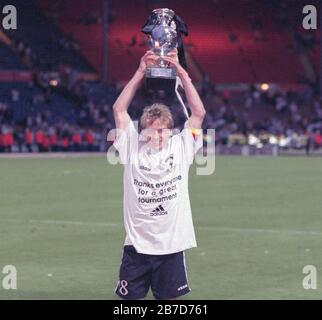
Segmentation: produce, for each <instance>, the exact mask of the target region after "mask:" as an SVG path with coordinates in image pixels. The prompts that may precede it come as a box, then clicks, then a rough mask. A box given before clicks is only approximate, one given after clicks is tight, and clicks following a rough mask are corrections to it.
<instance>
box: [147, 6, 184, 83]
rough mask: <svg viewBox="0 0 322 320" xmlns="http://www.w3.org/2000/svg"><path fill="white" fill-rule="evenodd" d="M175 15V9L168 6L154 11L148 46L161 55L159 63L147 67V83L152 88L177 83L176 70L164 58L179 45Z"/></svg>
mask: <svg viewBox="0 0 322 320" xmlns="http://www.w3.org/2000/svg"><path fill="white" fill-rule="evenodd" d="M174 15H175V13H174V11H173V10H171V9H167V8H160V9H155V10H153V11H152V16H153V17H154V18H153V19H154V27H153V29H152V30H151V32H150V33H149V39H148V47H149V49H150V50H151V51H153V52H154V53H155V54H156V55H158V56H159V59H158V60H157V64H156V65H154V66H148V67H147V69H146V80H147V85H148V87H150V88H152V89H164V88H165V87H169V85H170V86H171V87H174V85H175V80H176V70H175V68H173V67H170V66H168V63H167V62H165V61H164V60H163V59H162V57H164V56H166V55H167V53H169V52H170V51H172V50H174V49H175V48H176V47H177V36H178V35H177V31H176V23H175V22H174V21H173V17H174Z"/></svg>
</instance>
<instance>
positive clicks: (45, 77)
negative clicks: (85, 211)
mask: <svg viewBox="0 0 322 320" xmlns="http://www.w3.org/2000/svg"><path fill="white" fill-rule="evenodd" d="M110 3H111V6H110V21H109V31H110V38H109V45H110V52H109V61H110V65H109V68H110V70H109V71H110V83H109V85H106V84H103V83H102V82H100V81H87V80H84V78H83V77H82V74H83V73H84V72H85V73H86V72H93V71H94V69H93V68H92V67H91V65H93V66H94V67H95V69H96V71H97V72H98V71H99V70H100V65H101V52H102V50H101V49H102V48H101V44H102V32H101V28H102V21H101V20H102V19H101V10H100V5H101V2H100V1H99V0H94V1H90V2H89V1H83V2H80V3H79V5H78V6H77V7H74V5H73V4H74V2H73V1H71V0H65V1H61V0H58V1H55V2H54V3H53V2H51V1H48V0H38V1H34V0H32V1H30V2H28V5H27V2H25V1H18V0H15V1H13V4H15V5H17V7H18V10H19V12H21V20H20V23H21V25H22V26H23V27H21V28H18V30H16V31H15V30H14V31H6V32H5V33H6V36H7V37H8V39H9V40H10V41H11V45H10V46H9V45H8V44H4V43H2V42H0V54H1V55H0V57H1V58H0V73H1V71H6V70H11V71H13V70H18V71H19V70H24V71H28V72H29V73H30V77H29V79H28V81H27V82H26V81H25V82H17V80H14V81H11V82H8V80H5V81H4V80H1V79H0V80H1V81H2V82H0V152H4V151H5V152H10V151H11V152H18V151H29V152H37V151H43V152H47V151H104V150H106V147H107V145H106V142H105V135H106V133H107V131H108V130H109V129H111V128H113V127H114V122H113V121H114V120H113V117H112V110H111V106H112V104H113V102H114V101H115V98H116V96H117V94H118V93H119V92H120V90H121V88H122V86H123V85H124V81H125V80H128V78H129V76H130V75H131V73H132V72H134V70H135V68H136V67H137V63H138V60H139V58H140V56H141V55H142V53H143V52H144V51H145V48H146V43H145V38H144V36H143V35H142V34H141V33H140V27H141V25H142V23H143V22H144V21H145V19H146V17H147V16H148V14H149V13H150V12H151V9H152V8H151V6H149V5H147V3H146V2H145V1H143V0H138V1H136V2H135V4H134V2H127V1H114V0H112V1H111V2H110ZM163 3H164V5H165V6H167V5H169V6H171V7H172V8H173V9H174V10H176V11H177V12H178V13H179V14H180V12H185V14H184V20H185V21H186V22H187V24H188V25H189V27H190V31H191V32H190V35H189V38H188V39H187V41H186V48H187V51H188V52H189V54H191V55H192V57H193V59H194V60H195V61H196V62H197V64H198V66H200V69H201V71H202V74H203V79H202V81H200V82H199V83H198V85H197V86H198V90H199V92H200V94H201V97H202V99H203V101H204V103H205V106H206V108H207V116H206V119H205V122H204V129H207V128H215V129H216V135H215V137H212V136H207V137H206V138H207V139H210V140H212V141H216V143H217V145H222V146H227V147H233V146H239V147H240V146H245V145H246V146H254V147H255V148H263V147H265V146H267V145H270V146H278V147H279V148H282V149H283V148H294V149H305V148H306V149H307V150H309V149H310V148H320V147H322V141H321V140H322V139H321V130H322V101H321V99H320V97H319V95H318V93H317V88H316V86H315V84H316V80H317V79H315V78H314V77H313V78H312V79H310V78H309V76H308V74H307V72H306V70H305V69H304V68H303V65H301V59H299V57H300V56H302V57H304V58H307V59H308V62H309V63H311V66H313V69H314V70H318V67H319V65H318V58H319V53H320V47H319V45H318V41H317V33H316V32H312V33H311V34H310V36H308V34H307V33H306V32H303V31H301V30H296V28H291V27H289V25H290V23H289V22H290V21H295V20H296V19H298V17H297V16H296V12H297V10H296V8H298V7H299V6H300V4H299V3H298V2H296V3H297V4H294V2H290V1H282V2H278V1H263V2H261V3H258V2H256V3H255V2H254V1H250V0H249V1H248V0H247V1H244V2H243V3H242V5H240V6H239V7H238V10H236V11H234V12H230V14H227V10H228V8H230V7H231V4H232V2H231V0H227V1H219V0H218V1H210V0H206V1H204V5H203V6H199V5H198V3H196V2H189V10H186V8H185V5H184V4H183V3H182V2H176V3H172V2H171V3H170V2H169V1H164V2H163ZM170 4H171V5H170ZM281 6H282V7H281ZM283 6H286V8H287V10H284V11H283V10H282V9H283ZM136 8H139V9H140V10H138V11H139V12H140V13H139V14H138V15H133V14H131V12H135V9H136ZM35 12H36V13H37V18H36V19H34V16H35ZM43 12H44V13H45V14H44V13H43ZM254 12H257V13H258V14H256V15H254ZM283 12H284V13H285V14H283ZM291 25H292V24H291ZM286 26H287V27H286ZM128 30H131V32H128ZM85 57H86V58H87V59H88V61H89V62H88V61H87V59H86V58H85ZM204 70H207V73H205V72H204ZM314 76H315V77H316V75H314ZM0 78H1V77H0ZM13 78H14V77H13ZM314 81H315V82H314ZM224 82H239V83H245V84H246V85H244V86H242V88H243V89H238V90H235V89H234V90H233V89H229V88H228V89H227V88H226V89H221V88H220V84H221V83H224ZM261 82H275V83H276V85H275V84H269V85H268V84H266V87H263V86H261V85H260V84H253V83H261ZM299 82H302V83H304V84H303V85H294V84H296V83H299ZM290 84H291V85H290ZM158 99H162V97H161V96H159V97H158ZM149 101H151V97H150V96H146V95H145V94H144V92H143V91H141V92H139V93H138V95H137V96H136V98H135V99H134V101H133V103H132V106H131V108H130V113H131V116H132V117H133V118H135V119H137V118H138V117H139V116H140V113H141V111H142V108H143V106H144V105H146V104H147V103H148V102H149ZM172 104H173V105H172V111H173V112H174V114H175V120H176V126H182V124H183V122H184V121H185V118H184V116H183V113H182V111H181V107H180V105H179V104H178V102H173V103H172Z"/></svg>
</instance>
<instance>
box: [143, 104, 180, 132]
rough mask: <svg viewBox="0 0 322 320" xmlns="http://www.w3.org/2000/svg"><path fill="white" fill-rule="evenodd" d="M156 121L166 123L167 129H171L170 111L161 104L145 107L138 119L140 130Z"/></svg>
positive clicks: (171, 118) (172, 124)
mask: <svg viewBox="0 0 322 320" xmlns="http://www.w3.org/2000/svg"><path fill="white" fill-rule="evenodd" d="M156 119H160V120H161V121H162V122H164V123H166V125H167V128H168V129H173V126H174V123H173V117H172V114H171V111H170V109H169V108H168V107H167V106H166V105H164V104H162V103H154V104H152V105H151V106H147V107H145V108H144V110H143V114H142V116H141V119H140V127H141V129H146V128H147V127H148V126H149V125H151V124H152V123H153V122H154V121H155V120H156Z"/></svg>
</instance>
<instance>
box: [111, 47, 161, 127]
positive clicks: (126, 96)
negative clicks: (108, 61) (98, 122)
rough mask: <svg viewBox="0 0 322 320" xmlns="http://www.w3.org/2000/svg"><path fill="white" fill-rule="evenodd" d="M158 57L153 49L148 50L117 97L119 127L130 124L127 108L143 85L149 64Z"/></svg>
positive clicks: (115, 107)
mask: <svg viewBox="0 0 322 320" xmlns="http://www.w3.org/2000/svg"><path fill="white" fill-rule="evenodd" d="M156 59H157V56H155V55H154V54H153V53H152V52H151V51H147V52H146V53H145V55H144V56H143V57H142V58H141V61H140V65H139V68H138V70H137V71H136V72H135V74H134V75H133V77H132V78H131V80H130V81H129V82H128V83H127V85H126V86H125V87H124V89H123V90H122V92H121V93H120V95H119V96H118V98H117V99H116V101H115V103H114V105H113V114H114V120H115V125H116V128H117V129H125V128H126V127H127V126H128V124H129V122H130V116H129V114H128V112H127V109H128V107H129V105H130V104H131V101H132V99H133V97H134V95H135V93H136V91H137V90H138V88H139V87H140V85H141V82H142V80H143V78H144V75H145V69H146V67H147V65H148V64H151V63H154V62H155V61H156Z"/></svg>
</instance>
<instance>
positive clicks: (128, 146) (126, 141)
mask: <svg viewBox="0 0 322 320" xmlns="http://www.w3.org/2000/svg"><path fill="white" fill-rule="evenodd" d="M138 140H139V136H138V132H137V130H136V129H135V126H134V124H133V121H130V122H129V124H128V126H127V128H126V129H117V133H116V139H115V141H114V143H113V145H114V147H115V148H116V149H117V151H118V152H119V156H120V159H121V162H122V164H126V163H129V161H130V156H131V155H132V154H133V152H134V150H135V146H137V145H138Z"/></svg>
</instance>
